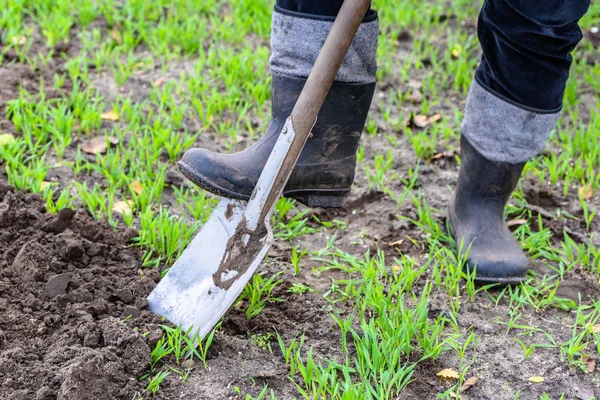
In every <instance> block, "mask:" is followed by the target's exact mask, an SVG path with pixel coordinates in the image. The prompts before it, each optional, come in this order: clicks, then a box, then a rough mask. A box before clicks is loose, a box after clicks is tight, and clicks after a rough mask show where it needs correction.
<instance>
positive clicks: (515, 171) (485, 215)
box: [448, 136, 528, 284]
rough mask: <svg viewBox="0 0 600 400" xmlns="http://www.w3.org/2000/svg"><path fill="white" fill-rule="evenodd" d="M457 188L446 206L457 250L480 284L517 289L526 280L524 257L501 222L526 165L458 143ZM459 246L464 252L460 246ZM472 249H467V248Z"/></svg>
mask: <svg viewBox="0 0 600 400" xmlns="http://www.w3.org/2000/svg"><path fill="white" fill-rule="evenodd" d="M460 143H461V166H460V173H459V176H458V185H457V188H456V191H455V192H454V195H453V197H452V200H451V202H450V205H449V207H448V221H449V224H450V230H451V233H452V235H453V236H454V239H455V240H456V245H457V247H459V248H460V249H461V250H460V251H461V253H462V254H463V255H464V254H465V253H467V251H468V257H467V265H466V267H467V268H468V269H469V270H470V271H473V270H475V271H476V275H475V281H476V282H477V283H480V284H488V283H500V284H515V283H519V282H521V281H523V280H524V279H525V278H526V276H527V269H528V267H527V265H528V261H527V257H526V256H525V253H523V250H521V247H520V246H519V243H518V242H517V240H516V239H515V238H514V237H513V236H512V234H511V232H510V231H509V229H508V227H507V226H506V222H505V220H504V206H505V205H506V203H507V201H508V199H509V197H510V195H511V193H512V191H513V190H514V188H515V187H516V186H517V183H518V181H519V177H520V176H521V172H522V171H523V167H524V166H525V163H519V164H508V163H503V162H494V161H489V160H487V159H486V158H485V157H483V156H482V155H481V154H479V153H478V152H477V150H475V148H473V146H471V144H470V143H469V142H468V141H467V139H466V138H465V137H464V136H463V137H462V138H461V142H460ZM461 243H462V248H461V247H460V246H461ZM469 246H470V248H469Z"/></svg>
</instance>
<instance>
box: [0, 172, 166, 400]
mask: <svg viewBox="0 0 600 400" xmlns="http://www.w3.org/2000/svg"><path fill="white" fill-rule="evenodd" d="M0 229H1V234H0V312H1V313H2V318H1V319H0V382H1V385H0V398H2V399H40V400H41V399H48V400H49V399H101V398H102V399H122V398H132V397H133V395H134V394H135V393H136V392H138V393H141V391H142V390H143V389H144V387H145V386H144V385H143V384H141V383H140V382H138V380H137V378H138V377H140V376H141V375H142V374H143V373H144V372H145V371H146V370H147V366H148V361H149V360H150V351H151V350H150V349H151V347H153V346H154V345H155V343H156V340H157V339H158V338H160V333H161V330H160V327H159V326H158V324H159V323H160V319H159V318H158V317H155V316H153V315H152V314H150V313H149V312H148V311H146V310H145V307H146V300H145V298H146V296H147V295H148V294H149V293H150V291H151V290H152V288H153V287H154V285H155V282H156V281H157V280H158V279H159V273H158V270H154V271H151V270H144V271H141V270H140V269H139V268H140V264H141V263H140V254H139V253H138V252H137V251H136V250H135V249H132V248H131V247H129V246H128V242H129V240H130V239H131V238H132V237H133V236H135V232H134V231H132V230H122V231H113V230H112V229H110V228H108V227H107V226H106V225H104V224H102V223H100V222H97V221H95V220H93V219H92V218H91V217H90V216H89V215H87V214H86V213H85V212H80V211H74V210H71V209H64V210H62V211H60V212H59V213H58V214H56V215H52V214H48V213H46V212H45V208H44V204H43V202H42V201H41V199H40V198H39V197H38V196H35V195H31V194H26V193H25V192H15V191H14V189H13V188H12V187H10V186H8V185H7V184H6V182H5V181H3V180H2V181H0ZM134 328H135V329H134ZM153 342H154V343H153Z"/></svg>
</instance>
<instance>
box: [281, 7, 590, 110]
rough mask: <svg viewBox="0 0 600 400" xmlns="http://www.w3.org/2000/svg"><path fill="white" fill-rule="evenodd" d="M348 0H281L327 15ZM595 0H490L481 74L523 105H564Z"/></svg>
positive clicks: (482, 19) (483, 16) (483, 17)
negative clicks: (571, 70)
mask: <svg viewBox="0 0 600 400" xmlns="http://www.w3.org/2000/svg"><path fill="white" fill-rule="evenodd" d="M342 3H343V0H277V6H278V7H281V8H283V9H286V10H290V11H296V12H300V13H305V14H313V15H324V16H335V15H336V14H337V12H338V11H339V9H340V7H341V6H342ZM589 5H590V0H485V3H484V5H483V8H482V9H481V13H480V14H479V22H478V25H477V34H478V36H479V41H480V43H481V48H482V50H483V56H482V57H481V63H480V65H479V68H478V69H477V72H476V74H475V79H477V81H478V82H479V83H480V84H481V85H482V86H484V87H485V88H487V89H488V90H490V91H491V92H494V93H495V94H497V95H499V97H502V98H504V99H505V100H507V101H509V102H512V103H515V104H516V105H518V106H521V107H524V108H532V109H535V110H538V111H546V112H556V111H559V110H560V108H561V106H562V99H563V94H564V91H565V85H566V81H567V78H568V76H569V68H570V66H571V63H572V58H571V54H570V53H571V51H573V49H574V48H575V46H576V45H577V43H579V41H580V40H581V38H582V34H581V29H579V25H578V22H579V19H580V18H581V17H582V16H583V15H584V14H585V13H586V12H587V9H588V8H589ZM384 12H385V11H384Z"/></svg>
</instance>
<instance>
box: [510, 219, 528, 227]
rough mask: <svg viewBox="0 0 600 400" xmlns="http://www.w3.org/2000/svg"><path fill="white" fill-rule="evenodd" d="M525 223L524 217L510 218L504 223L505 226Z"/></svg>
mask: <svg viewBox="0 0 600 400" xmlns="http://www.w3.org/2000/svg"><path fill="white" fill-rule="evenodd" d="M526 223H527V220H526V219H511V220H510V221H508V222H507V223H506V225H507V226H515V225H525V224H526Z"/></svg>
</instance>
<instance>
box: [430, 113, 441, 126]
mask: <svg viewBox="0 0 600 400" xmlns="http://www.w3.org/2000/svg"><path fill="white" fill-rule="evenodd" d="M440 119H442V114H433V115H432V116H431V117H430V118H429V123H431V124H432V123H434V122H438V121H439V120H440Z"/></svg>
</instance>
